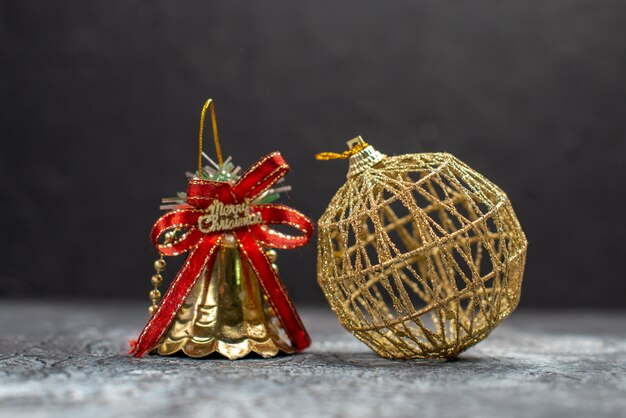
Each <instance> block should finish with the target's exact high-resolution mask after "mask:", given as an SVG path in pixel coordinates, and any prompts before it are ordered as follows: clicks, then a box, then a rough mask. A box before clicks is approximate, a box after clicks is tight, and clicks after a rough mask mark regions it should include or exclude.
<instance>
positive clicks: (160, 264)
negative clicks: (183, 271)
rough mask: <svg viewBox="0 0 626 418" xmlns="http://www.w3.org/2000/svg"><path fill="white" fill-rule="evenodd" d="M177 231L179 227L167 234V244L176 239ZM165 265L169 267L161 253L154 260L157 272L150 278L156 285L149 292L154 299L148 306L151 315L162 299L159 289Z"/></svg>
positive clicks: (153, 284)
mask: <svg viewBox="0 0 626 418" xmlns="http://www.w3.org/2000/svg"><path fill="white" fill-rule="evenodd" d="M176 232H178V230H177V229H175V230H173V231H170V232H168V233H167V234H165V243H166V244H170V243H172V242H173V241H176ZM165 267H167V263H166V262H165V260H164V259H163V255H161V256H160V257H159V258H158V259H157V260H155V262H154V271H155V273H154V275H153V276H152V277H151V278H150V283H152V286H154V288H153V289H152V290H151V291H150V293H149V294H148V295H149V297H150V300H151V301H152V305H150V307H149V308H148V313H149V314H150V315H152V314H153V313H154V311H156V309H157V307H158V306H159V300H160V299H161V291H160V290H159V286H160V285H161V283H163V276H161V272H162V271H164V270H165Z"/></svg>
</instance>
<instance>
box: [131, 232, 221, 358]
mask: <svg viewBox="0 0 626 418" xmlns="http://www.w3.org/2000/svg"><path fill="white" fill-rule="evenodd" d="M219 239H220V236H219V235H217V234H216V235H207V236H205V237H204V238H202V240H201V241H200V242H198V245H197V246H196V247H195V248H194V249H193V250H192V251H191V252H190V253H189V256H188V257H187V260H186V261H185V264H184V265H183V267H182V268H181V269H180V271H179V272H178V274H177V275H176V278H175V279H174V281H173V282H172V284H171V286H170V288H169V289H168V290H167V292H166V293H165V295H164V296H163V300H162V301H161V303H160V304H159V307H158V308H157V310H156V312H154V314H153V315H152V317H151V318H150V320H149V321H148V323H147V324H146V326H145V328H144V329H143V331H142V332H141V334H140V335H139V338H138V339H137V343H136V344H135V346H134V347H132V350H131V352H130V353H129V354H132V355H133V356H135V357H141V356H142V355H143V354H145V353H146V352H148V351H150V350H152V348H153V347H154V346H155V345H156V344H157V343H158V342H159V340H161V337H163V334H165V332H166V331H167V330H168V328H169V327H170V325H171V323H172V321H173V320H174V317H175V316H176V313H177V312H178V310H179V309H180V306H181V305H182V304H183V302H184V301H185V299H187V295H188V294H189V292H190V291H191V289H192V287H193V285H194V284H195V283H196V281H197V280H198V277H200V274H202V272H203V271H204V269H206V268H207V267H211V266H212V265H213V262H214V261H215V255H216V254H217V252H216V251H215V249H216V248H217V244H218V243H219Z"/></svg>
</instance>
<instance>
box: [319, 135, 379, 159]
mask: <svg viewBox="0 0 626 418" xmlns="http://www.w3.org/2000/svg"><path fill="white" fill-rule="evenodd" d="M348 146H349V149H348V150H346V151H344V152H342V153H336V152H320V153H319V154H316V155H315V159H316V160H320V161H327V160H338V159H342V160H345V159H346V158H350V157H352V156H353V155H356V154H358V153H359V152H361V151H363V150H364V149H365V148H367V147H369V144H368V143H367V142H365V141H363V138H361V137H360V136H357V137H356V138H354V139H351V140H350V141H348Z"/></svg>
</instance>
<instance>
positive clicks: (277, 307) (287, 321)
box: [235, 229, 311, 351]
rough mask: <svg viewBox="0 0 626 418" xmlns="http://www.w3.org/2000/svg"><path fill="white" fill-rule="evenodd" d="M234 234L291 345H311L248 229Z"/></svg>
mask: <svg viewBox="0 0 626 418" xmlns="http://www.w3.org/2000/svg"><path fill="white" fill-rule="evenodd" d="M235 235H236V236H237V240H238V241H239V249H240V250H241V253H242V255H243V257H244V258H245V259H246V260H247V261H248V262H249V264H250V266H251V267H252V269H253V270H254V272H255V273H256V275H257V277H258V278H259V282H260V283H261V286H263V290H264V291H265V294H266V295H267V296H268V299H269V301H270V303H271V305H272V307H273V308H274V311H275V312H276V315H277V316H278V319H279V320H280V322H281V324H282V326H283V328H284V329H285V332H286V333H287V335H288V336H289V339H290V340H291V343H292V345H293V347H294V348H295V349H296V350H298V351H301V350H304V349H305V348H307V347H308V346H309V345H311V338H310V337H309V334H308V333H307V331H306V329H305V328H304V324H303V323H302V320H301V319H300V316H299V315H298V312H297V311H296V308H295V307H294V306H293V303H292V302H291V299H290V298H289V295H287V291H286V290H285V288H284V287H283V285H282V283H281V282H280V279H279V278H278V276H277V275H276V272H275V271H274V269H273V268H272V264H271V262H270V261H269V259H268V258H267V256H266V255H265V252H264V251H263V249H262V248H261V246H260V245H259V243H258V242H257V241H256V239H255V238H254V236H253V235H252V233H251V232H250V230H249V229H243V230H238V231H235Z"/></svg>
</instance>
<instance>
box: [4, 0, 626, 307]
mask: <svg viewBox="0 0 626 418" xmlns="http://www.w3.org/2000/svg"><path fill="white" fill-rule="evenodd" d="M0 48H1V57H0V59H1V61H0V65H1V67H0V69H1V73H0V110H1V118H2V119H1V121H0V122H1V131H0V140H1V144H0V146H1V148H0V188H1V189H0V190H1V191H0V210H1V216H0V245H1V248H0V295H1V296H4V297H35V296H55V297H116V298H118V297H136V298H137V297H143V298H146V304H147V303H148V302H147V292H148V290H149V288H150V285H149V277H150V275H151V274H152V267H151V266H152V261H153V260H154V258H155V251H154V250H153V248H152V247H151V244H150V242H149V239H148V232H149V230H150V228H151V226H152V223H153V221H154V220H155V219H156V218H157V217H158V216H159V214H160V212H159V210H158V205H159V201H160V198H161V197H163V196H170V195H172V194H173V193H174V192H175V191H178V190H183V189H184V188H185V183H186V181H185V176H184V172H185V171H186V170H193V169H194V167H195V161H196V135H197V128H198V116H199V112H200V108H201V106H202V104H203V102H204V100H205V99H206V98H207V97H213V98H214V99H215V100H216V103H217V113H218V118H219V124H220V133H221V137H222V141H223V142H222V146H223V149H224V153H225V154H226V155H233V156H234V157H235V158H236V162H237V163H238V164H241V165H243V166H244V167H246V166H248V165H249V164H251V163H252V162H254V161H255V160H256V159H257V158H258V157H260V156H261V155H264V154H266V153H268V152H270V151H274V150H277V149H278V150H281V151H282V153H283V155H284V156H285V158H286V159H287V161H288V162H289V163H290V164H291V166H292V171H291V174H290V175H289V176H288V183H289V184H291V185H292V186H293V187H294V190H293V192H292V193H291V194H290V200H288V201H287V202H288V203H289V204H290V205H292V206H294V207H296V208H298V209H300V210H301V211H303V212H304V213H305V214H307V215H309V216H311V217H312V218H313V219H317V218H318V217H319V216H320V215H321V213H322V212H323V210H324V208H325V207H326V204H327V203H328V201H329V200H330V198H331V196H332V195H333V194H334V192H335V190H336V189H337V188H338V187H339V186H340V185H341V184H342V183H343V182H344V180H345V177H344V175H345V171H346V169H347V163H346V162H345V161H340V162H326V163H322V162H316V161H315V160H314V159H313V156H314V154H315V153H316V152H319V151H330V150H333V151H341V150H343V149H344V147H345V144H344V142H345V141H346V140H348V139H350V138H352V137H354V136H355V135H357V134H362V135H363V136H364V138H365V139H366V140H368V141H369V142H371V143H372V144H374V145H375V146H376V147H377V148H378V149H379V150H381V151H384V152H386V153H388V154H401V153H414V152H423V151H448V152H451V153H453V154H455V155H456V156H457V157H459V158H460V159H462V160H463V161H465V162H466V163H468V164H469V165H470V166H472V167H473V168H475V169H476V170H478V171H480V172H482V173H483V174H484V175H485V176H487V177H488V178H489V179H491V180H492V181H494V182H495V183H496V184H498V185H500V186H501V187H502V188H503V189H504V190H505V191H507V193H508V194H509V196H510V198H511V200H512V202H513V204H514V207H515V209H516V212H517V215H518V217H519V219H520V221H521V223H522V226H523V227H524V229H525V231H526V233H527V237H528V240H529V242H530V247H529V254H528V263H527V269H526V275H525V283H524V294H523V298H522V305H523V306H542V307H552V306H560V307H575V306H578V307H624V306H626V296H625V295H626V280H624V278H625V277H624V271H625V269H626V262H625V261H624V260H625V258H624V255H625V253H626V252H625V250H626V246H625V244H624V232H625V228H624V227H625V221H624V208H623V204H624V203H625V200H626V199H625V197H626V192H625V187H624V178H625V177H626V169H625V157H626V141H625V134H626V122H625V116H626V2H624V1H623V0H613V1H611V0H541V1H522V0H505V1H503V0H499V1H495V0H494V1H489V0H472V1H466V0H465V1H417V0H406V1H364V0H349V1H345V0H342V1H279V2H267V1H264V2H252V1H250V2H238V1H223V2H211V1H185V2H177V1H147V0H140V1H139V0H135V1H133V0H123V1H117V0H116V1H97V2H96V1H84V0H77V1H61V2H51V1H43V0H42V1H26V0H16V1H0ZM207 139H210V136H209V137H207ZM207 143H208V144H210V141H207ZM206 150H207V152H208V153H209V154H213V149H212V147H211V146H209V145H207V148H206ZM279 264H280V267H281V277H282V279H283V281H284V282H285V283H286V284H287V287H288V289H289V290H290V293H291V294H292V295H293V297H294V299H295V300H296V302H298V303H322V301H323V297H322V294H321V292H320V290H319V289H318V287H317V284H316V280H315V244H314V243H313V244H312V245H309V246H308V247H306V248H304V249H298V250H293V251H289V252H286V251H285V252H281V254H280V256H279ZM168 274H169V277H171V275H172V274H173V272H172V271H168Z"/></svg>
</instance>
